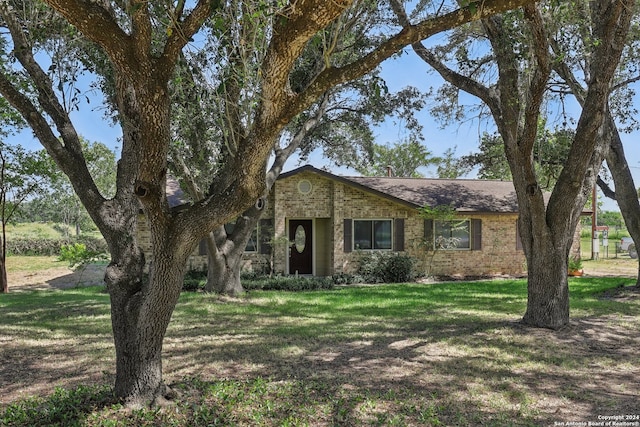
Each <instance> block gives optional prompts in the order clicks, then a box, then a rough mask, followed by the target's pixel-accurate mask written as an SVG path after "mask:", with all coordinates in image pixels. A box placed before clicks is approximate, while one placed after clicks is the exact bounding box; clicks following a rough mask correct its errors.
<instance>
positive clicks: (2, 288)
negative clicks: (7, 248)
mask: <svg viewBox="0 0 640 427" xmlns="http://www.w3.org/2000/svg"><path fill="white" fill-rule="evenodd" d="M8 292H9V282H8V281H7V263H6V258H5V257H4V254H2V255H0V294H6V293H8Z"/></svg>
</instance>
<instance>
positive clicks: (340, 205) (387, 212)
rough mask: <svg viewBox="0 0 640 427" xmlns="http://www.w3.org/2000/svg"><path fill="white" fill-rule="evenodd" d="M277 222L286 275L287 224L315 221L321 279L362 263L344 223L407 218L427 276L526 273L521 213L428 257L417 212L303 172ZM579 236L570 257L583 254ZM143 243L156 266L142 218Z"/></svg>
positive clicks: (278, 193) (410, 249) (287, 183)
mask: <svg viewBox="0 0 640 427" xmlns="http://www.w3.org/2000/svg"><path fill="white" fill-rule="evenodd" d="M303 180H306V181H308V183H310V184H311V187H310V191H309V192H308V193H303V192H301V191H300V188H299V185H300V182H301V181H303ZM269 217H271V218H273V230H272V235H271V240H272V242H273V248H274V254H273V261H274V270H275V271H276V272H277V273H285V272H286V268H287V257H288V237H287V220H288V219H303V218H309V219H313V220H314V224H315V225H314V226H315V232H316V233H317V234H318V236H317V237H319V238H318V239H316V243H315V244H316V245H318V247H316V250H315V255H316V265H315V271H316V273H317V274H319V275H331V274H334V273H340V272H353V271H355V269H356V267H357V264H356V260H357V255H356V254H355V253H354V252H351V253H345V252H344V219H345V218H353V219H395V218H403V219H404V234H405V241H404V244H405V251H404V253H406V254H408V255H410V256H412V257H414V258H415V259H416V260H417V265H416V269H417V270H418V272H420V273H423V274H431V275H462V276H478V275H487V274H522V273H523V272H525V271H526V260H525V257H524V252H523V251H522V250H521V249H517V248H516V220H517V215H516V214H469V215H461V218H464V219H469V220H472V219H480V220H481V221H482V247H481V249H480V250H455V251H445V250H439V251H437V252H435V253H433V252H429V253H427V252H426V251H425V250H424V246H423V245H421V243H422V242H423V241H424V220H423V219H422V218H420V217H419V216H418V212H417V210H416V209H414V208H412V207H409V206H405V205H402V204H399V203H395V202H392V201H390V200H388V199H386V198H383V197H379V196H376V195H374V194H371V193H368V192H365V191H362V190H360V189H358V188H356V187H352V186H350V185H347V184H344V183H342V182H340V181H336V180H331V179H327V178H325V177H322V176H319V175H317V174H315V173H310V172H301V173H298V174H295V175H292V176H289V177H287V178H285V179H280V180H278V181H277V182H276V184H275V186H274V192H272V194H271V195H270V196H269V202H268V204H267V209H266V211H265V213H264V215H263V218H269ZM579 236H580V231H579V229H578V230H576V238H575V239H574V246H573V248H572V251H571V253H572V254H575V253H579V247H580V239H579ZM138 238H139V242H140V245H141V246H142V248H143V250H144V251H145V255H146V257H147V263H148V262H150V261H151V243H150V236H149V230H148V226H147V223H146V219H145V217H144V216H143V215H140V217H139V221H138ZM269 264H270V257H269V255H261V254H256V253H246V254H245V257H244V262H243V269H245V270H254V271H264V270H266V269H268V267H269ZM189 267H190V268H191V269H204V268H206V256H202V255H200V254H199V253H198V249H196V251H195V252H194V254H193V256H192V257H191V258H190V260H189Z"/></svg>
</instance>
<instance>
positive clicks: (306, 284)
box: [241, 276, 334, 292]
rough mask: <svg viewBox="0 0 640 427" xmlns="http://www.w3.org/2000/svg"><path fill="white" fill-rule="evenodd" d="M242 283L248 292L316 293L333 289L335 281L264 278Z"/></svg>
mask: <svg viewBox="0 0 640 427" xmlns="http://www.w3.org/2000/svg"><path fill="white" fill-rule="evenodd" d="M241 282H242V287H243V288H244V289H245V290H247V291H250V290H263V291H293V292H295V291H316V290H327V289H333V286H334V283H333V280H331V278H327V277H300V276H298V277H296V276H271V277H269V276H263V277H258V278H254V279H250V280H241Z"/></svg>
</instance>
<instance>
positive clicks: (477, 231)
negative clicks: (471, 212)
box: [471, 219, 482, 251]
mask: <svg viewBox="0 0 640 427" xmlns="http://www.w3.org/2000/svg"><path fill="white" fill-rule="evenodd" d="M471 236H472V237H471V250H472V251H480V250H482V220H481V219H472V220H471Z"/></svg>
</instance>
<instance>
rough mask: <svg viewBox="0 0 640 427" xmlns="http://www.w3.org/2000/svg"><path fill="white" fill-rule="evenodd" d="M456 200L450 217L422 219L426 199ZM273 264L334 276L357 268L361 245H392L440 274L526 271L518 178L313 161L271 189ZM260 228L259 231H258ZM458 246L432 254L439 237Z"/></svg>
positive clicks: (285, 270)
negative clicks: (342, 170) (364, 171)
mask: <svg viewBox="0 0 640 427" xmlns="http://www.w3.org/2000/svg"><path fill="white" fill-rule="evenodd" d="M425 205H428V206H431V207H435V206H442V205H451V206H453V207H454V208H455V210H456V214H457V217H456V221H455V227H452V226H451V225H452V224H451V223H450V222H446V223H444V222H440V221H437V220H432V219H423V218H422V217H421V216H420V215H419V213H418V208H420V207H422V206H425ZM269 206H271V208H272V211H270V212H266V213H265V216H269V217H270V218H272V221H273V234H274V235H275V236H287V238H288V241H290V242H292V244H291V245H290V246H289V247H278V245H275V246H274V247H273V250H274V269H275V270H276V271H277V272H283V273H285V274H296V273H297V274H312V275H317V276H327V275H332V274H335V273H341V272H353V271H355V269H356V268H357V264H356V263H357V254H358V253H359V252H360V251H376V250H379V251H393V252H400V253H405V254H407V255H410V256H412V257H413V258H415V259H416V260H417V268H418V269H419V271H422V272H427V271H428V272H429V273H430V274H433V275H448V276H450V275H462V276H480V275H493V274H510V275H517V274H522V273H523V272H524V271H525V270H526V262H525V256H524V252H523V251H522V248H521V246H520V244H519V239H518V232H517V226H516V221H517V218H518V209H517V208H518V206H517V200H516V194H515V190H514V187H513V184H512V183H511V182H507V181H484V180H483V181H481V180H463V179H456V180H446V179H427V178H398V177H345V176H337V175H334V174H331V173H329V172H325V171H323V170H319V169H316V168H314V167H312V166H303V167H300V168H298V169H295V170H292V171H290V172H287V173H283V174H281V175H280V178H279V179H278V180H277V182H276V184H275V186H274V189H273V192H272V194H271V203H270V204H269ZM258 232H259V231H258ZM443 237H444V238H455V239H454V241H455V243H456V244H455V245H454V247H449V248H447V249H445V248H441V249H439V250H436V251H435V253H434V252H433V251H432V252H430V253H428V252H427V251H426V250H425V243H426V244H427V245H428V246H433V245H434V243H435V244H436V246H438V245H437V242H438V239H439V238H440V239H442V238H443Z"/></svg>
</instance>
